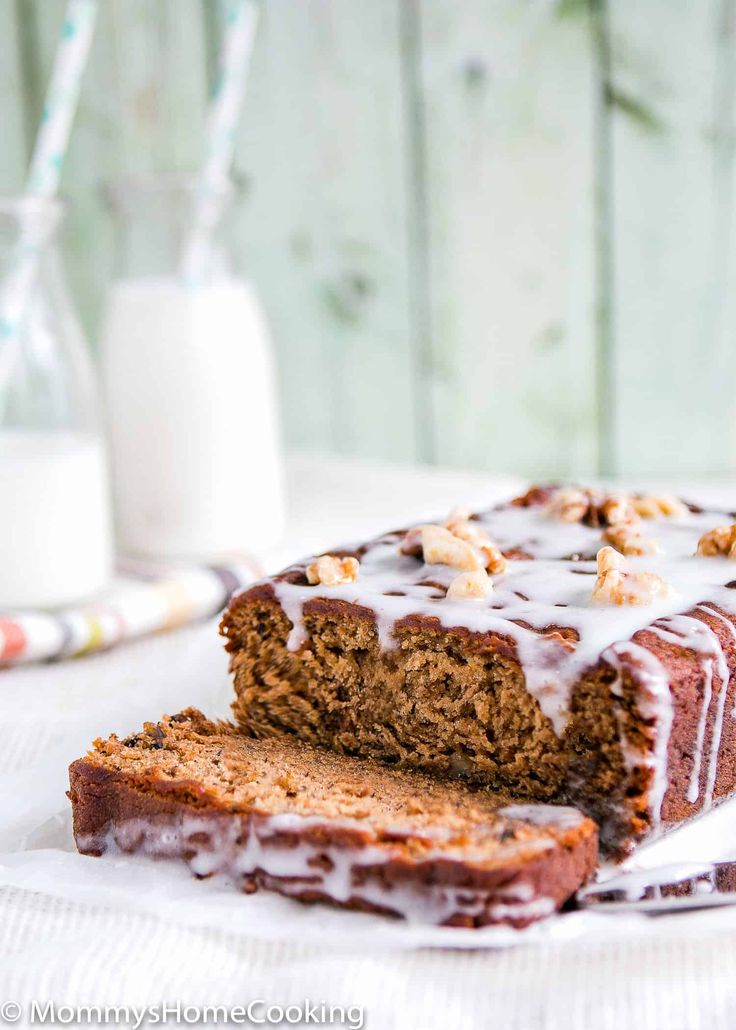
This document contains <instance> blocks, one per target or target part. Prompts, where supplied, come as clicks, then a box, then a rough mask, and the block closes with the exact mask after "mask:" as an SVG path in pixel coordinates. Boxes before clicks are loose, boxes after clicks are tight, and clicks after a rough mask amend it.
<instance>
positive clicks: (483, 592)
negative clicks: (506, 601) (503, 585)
mask: <svg viewBox="0 0 736 1030" xmlns="http://www.w3.org/2000/svg"><path fill="white" fill-rule="evenodd" d="M492 590H493V583H492V581H491V578H490V576H489V575H488V573H487V572H486V570H485V569H476V570H475V571H474V572H461V573H460V575H459V576H455V578H454V579H453V581H452V582H451V583H450V585H449V587H448V588H447V596H448V597H449V598H464V597H488V595H489V594H490V593H491V592H492Z"/></svg>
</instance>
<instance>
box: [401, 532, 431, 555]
mask: <svg viewBox="0 0 736 1030" xmlns="http://www.w3.org/2000/svg"><path fill="white" fill-rule="evenodd" d="M426 528H427V527H426V526H414V528H413V529H410V530H408V531H407V532H406V533H404V537H403V539H402V541H401V543H400V544H399V554H408V555H411V557H412V558H421V557H422V530H423V529H426Z"/></svg>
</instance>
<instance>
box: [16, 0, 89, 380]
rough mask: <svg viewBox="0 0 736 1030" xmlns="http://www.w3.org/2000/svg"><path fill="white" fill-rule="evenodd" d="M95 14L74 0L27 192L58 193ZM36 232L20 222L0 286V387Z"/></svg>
mask: <svg viewBox="0 0 736 1030" xmlns="http://www.w3.org/2000/svg"><path fill="white" fill-rule="evenodd" d="M96 15H97V0H69V5H68V7H67V11H66V16H65V18H64V24H63V26H62V30H61V38H60V40H59V44H58V47H57V50H56V56H55V58H54V66H53V69H52V72H51V80H50V82H49V87H48V90H47V93H46V101H45V103H44V108H43V114H42V116H41V124H40V127H39V130H38V134H37V136H36V143H35V146H34V149H33V157H32V158H31V165H30V169H29V173H28V179H27V182H26V190H25V193H26V196H29V197H42V198H50V197H53V196H55V195H56V193H57V192H58V189H59V179H60V177H61V168H62V165H63V162H64V156H65V154H66V150H67V145H68V142H69V133H70V130H71V124H72V120H73V118H74V113H75V111H76V108H77V101H78V99H79V89H80V86H81V82H82V75H83V73H84V68H85V65H86V63H87V56H88V54H89V48H90V44H91V42H92V34H93V31H94V24H95V17H96ZM37 234H38V226H37V225H36V223H35V222H33V221H27V222H26V224H25V225H22V226H21V236H20V241H19V243H18V264H17V267H16V269H15V270H14V271H13V272H12V273H11V274H10V275H9V277H8V279H7V280H6V282H5V283H4V284H3V286H2V290H1V291H0V348H1V350H0V388H2V386H3V385H5V382H6V380H7V377H8V375H9V370H10V365H11V364H12V360H11V359H12V356H13V354H14V351H15V346H13V345H12V341H13V340H16V339H17V335H18V329H19V327H20V325H21V323H22V321H23V317H24V315H25V312H26V308H27V306H28V301H29V299H30V296H31V293H32V292H33V285H34V282H35V279H36V272H37V267H38V258H39V250H40V245H39V240H38V238H37Z"/></svg>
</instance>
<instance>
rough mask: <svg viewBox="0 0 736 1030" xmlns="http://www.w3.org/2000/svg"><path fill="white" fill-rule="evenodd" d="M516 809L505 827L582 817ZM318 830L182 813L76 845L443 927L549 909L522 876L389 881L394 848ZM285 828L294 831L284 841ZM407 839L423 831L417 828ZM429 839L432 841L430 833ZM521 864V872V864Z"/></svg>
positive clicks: (501, 851)
mask: <svg viewBox="0 0 736 1030" xmlns="http://www.w3.org/2000/svg"><path fill="white" fill-rule="evenodd" d="M511 807H514V806H511ZM518 807H519V813H518V814H514V813H513V812H512V811H509V813H508V814H507V818H508V819H509V820H510V822H511V823H513V821H517V822H531V823H532V824H534V825H537V826H540V827H541V828H543V827H545V826H550V827H556V828H564V827H567V826H572V825H575V823H574V822H573V819H574V818H575V819H576V820H577V822H579V821H580V820H581V818H582V817H581V816H580V814H579V813H577V812H576V811H575V810H574V809H560V810H557V809H555V807H554V806H549V805H543V806H534V805H528V806H518ZM522 808H523V812H522V811H521V809H522ZM537 808H539V811H537ZM324 826H325V823H324V820H322V819H319V818H317V817H304V816H297V815H293V814H283V815H273V816H267V815H258V816H253V815H251V816H241V815H235V814H231V815H225V816H223V815H218V816H213V815H210V816H208V815H194V814H191V815H190V814H184V815H180V816H178V817H175V818H174V819H173V820H170V821H167V822H166V823H165V824H160V823H158V822H156V821H155V820H154V819H145V818H136V819H127V820H125V821H122V822H119V823H114V824H112V825H111V826H109V827H108V829H107V830H106V831H105V833H104V834H103V835H102V837H86V836H83V835H78V836H77V845H78V847H79V848H80V850H82V851H90V850H101V851H103V852H105V853H121V852H122V853H126V854H131V853H137V854H143V855H147V856H149V857H152V858H184V859H185V860H186V861H187V863H188V865H189V868H190V869H191V871H192V872H193V873H194V875H195V876H198V877H201V878H205V877H210V876H213V875H224V876H226V877H228V878H231V879H233V880H235V881H236V882H237V883H238V884H242V883H243V882H244V881H247V880H248V879H249V877H252V876H253V874H254V873H256V872H257V871H258V872H259V873H262V874H263V875H264V876H265V878H266V882H267V883H269V884H271V885H273V884H277V885H278V889H279V891H280V892H281V893H284V894H287V895H291V896H299V895H300V894H302V893H304V892H305V891H312V892H315V891H316V892H319V893H320V894H323V895H324V896H325V897H327V898H330V899H332V900H333V901H336V902H339V903H343V904H344V903H346V902H349V901H362V902H367V903H369V904H371V905H375V906H377V907H379V908H382V909H384V910H386V911H389V912H393V913H395V914H397V915H400V916H402V917H404V918H405V919H408V920H413V921H421V922H431V923H437V924H441V923H443V922H446V921H447V920H448V919H450V918H451V917H452V916H454V915H461V916H470V917H478V916H483V917H484V921H490V922H503V921H518V922H526V921H529V920H531V919H537V918H542V917H543V916H546V915H549V914H550V913H551V912H553V911H554V909H555V904H554V902H553V900H552V899H551V898H548V897H544V896H539V895H538V894H536V892H535V891H534V889H533V887H532V886H531V884H530V883H528V882H526V881H525V880H523V879H521V878H519V877H518V876H512V877H510V878H509V879H508V880H506V881H504V882H502V883H499V884H496V885H494V886H493V887H492V888H486V889H484V888H479V887H454V886H452V885H451V884H443V883H438V882H437V881H436V877H435V876H433V875H431V874H430V876H429V879H428V882H426V883H424V882H422V881H421V880H417V881H413V880H403V881H394V882H388V881H385V880H384V879H383V878H382V877H381V876H380V875H376V874H375V872H373V870H376V869H379V870H380V868H381V867H385V866H387V865H388V864H390V863H391V862H402V861H406V859H405V858H404V857H403V854H402V852H401V851H400V849H399V848H398V847H396V846H392V845H391V844H390V843H385V842H384V843H381V844H378V843H373V844H371V843H364V842H363V841H362V840H361V839H358V840H356V842H355V844H352V845H349V844H347V843H346V842H345V841H342V842H341V843H340V844H339V845H337V844H334V843H329V842H326V841H325V840H324V839H315V838H310V837H309V835H308V831H309V830H310V829H312V828H316V827H320V828H323V827H324ZM330 827H331V828H335V827H339V828H342V829H344V830H348V829H356V828H357V829H359V831H360V832H361V833H362V834H363V835H364V834H365V832H366V829H368V828H367V827H365V826H362V827H361V826H359V824H356V823H355V822H354V821H352V820H331V821H330ZM284 834H287V835H291V836H290V838H289V840H288V843H287V844H285V843H284V840H283V835H284ZM305 834H306V835H305ZM279 835H282V836H281V839H280V840H279ZM297 835H302V836H297ZM410 835H411V836H413V837H415V838H416V837H426V836H427V835H426V834H424V832H423V831H422V832H420V833H411V834H410ZM429 836H430V838H431V837H432V834H431V832H430V835H429ZM555 846H556V843H555V840H554V838H553V837H552V836H549V837H545V836H540V837H538V838H537V839H535V840H528V841H524V842H523V843H513V842H512V843H509V844H506V845H499V846H498V847H496V849H495V851H494V860H502V861H503V860H504V859H506V860H508V861H509V864H510V865H511V864H512V863H513V862H514V861H516V860H518V857H519V855H520V854H521V853H522V852H524V853H528V852H535V851H540V852H544V851H546V850H550V849H552V848H554V847H555ZM487 857H488V856H487V852H481V853H476V850H475V849H474V848H473V847H470V848H468V849H467V850H462V851H457V852H455V853H453V852H450V853H448V852H446V851H443V850H440V849H433V848H430V849H428V850H427V851H426V852H425V853H424V855H423V860H424V861H430V862H431V861H432V860H433V859H444V860H448V859H455V860H460V861H464V862H467V861H473V860H477V861H478V862H479V864H480V865H481V866H482V864H483V860H484V859H485V860H487ZM519 868H520V871H521V872H523V863H522V865H520V867H519Z"/></svg>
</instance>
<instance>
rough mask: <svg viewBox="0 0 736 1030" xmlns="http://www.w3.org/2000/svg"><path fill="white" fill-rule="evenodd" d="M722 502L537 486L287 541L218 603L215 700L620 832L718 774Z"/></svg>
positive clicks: (734, 607)
mask: <svg viewBox="0 0 736 1030" xmlns="http://www.w3.org/2000/svg"><path fill="white" fill-rule="evenodd" d="M735 520H736V515H734V514H733V513H731V514H729V513H724V512H718V511H704V510H702V509H700V508H697V507H696V506H693V505H687V504H684V503H683V502H681V501H678V500H676V499H674V498H671V497H667V496H663V495H643V494H636V495H623V494H612V493H604V492H601V491H597V490H583V489H577V488H550V487H545V488H535V489H532V490H530V491H529V492H528V493H527V494H525V495H524V496H523V497H519V498H517V499H516V500H514V501H511V502H508V503H506V504H502V505H500V506H498V507H496V508H494V509H492V510H490V511H486V512H482V513H480V514H475V515H471V514H470V513H468V512H462V511H455V512H452V513H451V514H450V515H449V517H447V518H443V519H441V520H440V521H438V522H436V523H429V524H424V525H419V526H413V527H409V528H408V529H404V530H401V531H396V532H389V533H386V534H384V535H383V536H380V537H378V538H376V539H374V540H371V541H369V542H367V543H363V544H360V545H355V546H352V547H350V548H347V549H345V548H343V549H336V550H333V551H332V552H330V553H329V554H326V555H321V556H319V557H315V558H310V559H307V560H306V561H304V562H300V563H298V564H296V565H294V566H292V567H291V568H289V569H287V570H286V571H284V572H283V573H281V574H280V575H277V576H274V577H272V578H269V579H267V580H264V581H262V582H261V583H258V584H256V585H255V586H253V587H250V588H249V589H247V590H246V591H244V592H242V593H241V594H239V595H237V596H236V597H234V598H233V600H232V602H231V604H230V606H229V609H228V611H227V612H226V613H225V616H224V619H223V622H222V632H223V634H224V635H225V637H226V638H227V644H226V647H227V649H228V651H229V652H230V655H231V669H232V672H233V673H234V679H235V690H236V694H237V698H236V701H235V704H234V709H233V710H234V713H235V718H236V720H237V722H238V724H239V725H240V727H241V728H242V729H243V731H244V732H246V733H248V734H251V735H253V736H256V737H261V738H265V737H271V736H274V735H279V734H285V735H292V736H296V737H298V738H300V739H301V740H303V741H306V742H308V743H312V744H316V745H319V746H323V747H328V748H331V749H333V750H334V751H337V752H340V753H343V754H349V755H358V756H361V757H374V758H376V759H378V760H379V761H381V762H383V763H385V764H387V765H390V766H393V767H397V768H414V769H422V770H425V771H429V772H431V773H433V774H435V775H437V776H440V777H456V778H462V779H464V780H466V781H468V782H471V783H476V784H485V785H487V786H490V787H492V788H493V789H496V790H497V789H501V790H504V789H505V790H509V791H511V792H513V793H514V794H515V795H516V796H521V797H524V798H526V799H528V800H534V801H553V802H558V803H568V804H572V805H574V806H576V807H578V808H581V809H582V810H584V811H585V812H586V813H587V814H588V815H590V816H592V817H593V818H594V819H596V821H598V822H599V824H600V826H601V838H602V842H603V844H604V846H605V847H606V849H607V850H608V851H609V852H612V853H621V852H624V851H627V850H629V849H630V848H631V847H632V846H633V845H634V844H635V843H636V842H637V841H640V840H642V839H644V838H645V837H648V836H652V835H654V834H656V833H659V832H661V831H662V830H663V829H666V828H668V827H671V826H674V825H677V824H678V823H680V822H682V821H683V820H685V819H688V818H690V817H691V816H693V815H695V814H697V813H699V812H702V811H704V810H706V809H707V808H709V807H710V806H711V805H712V804H715V803H717V802H718V801H720V800H722V799H723V798H726V797H728V796H730V795H731V794H733V793H734V791H736V718H734V711H735V708H734V686H735V684H736V681H735V680H734V679H733V677H732V673H733V671H734V669H736V638H735V634H736V590H735V589H734V588H735V587H736V560H735V559H736V521H735Z"/></svg>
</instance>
